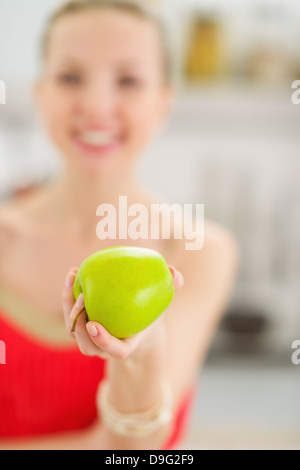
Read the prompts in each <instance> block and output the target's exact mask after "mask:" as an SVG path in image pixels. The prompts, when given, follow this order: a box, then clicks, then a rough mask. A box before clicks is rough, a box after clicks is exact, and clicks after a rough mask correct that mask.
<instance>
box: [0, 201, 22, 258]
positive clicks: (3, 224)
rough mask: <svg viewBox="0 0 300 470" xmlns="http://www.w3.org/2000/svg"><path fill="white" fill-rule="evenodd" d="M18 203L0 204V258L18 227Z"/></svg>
mask: <svg viewBox="0 0 300 470" xmlns="http://www.w3.org/2000/svg"><path fill="white" fill-rule="evenodd" d="M18 214H19V210H18V203H17V202H16V201H15V200H11V201H7V202H4V203H2V204H0V257H1V259H2V256H3V254H4V253H6V252H7V250H8V248H9V246H10V245H11V243H12V242H13V240H14V238H15V236H16V234H17V227H18Z"/></svg>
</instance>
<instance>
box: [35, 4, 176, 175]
mask: <svg viewBox="0 0 300 470" xmlns="http://www.w3.org/2000/svg"><path fill="white" fill-rule="evenodd" d="M36 96H37V101H38V106H39V109H40V112H41V115H42V118H43V121H44V124H45V127H46V129H47V131H48V133H49V135H50V137H51V138H52V140H53V142H54V143H55V144H56V146H57V147H58V148H59V149H60V151H61V152H62V154H63V155H64V156H65V159H66V162H67V165H68V166H69V167H70V166H71V167H72V168H73V169H74V168H76V169H77V170H79V172H81V173H82V172H84V173H88V174H93V175H97V174H107V173H108V172H113V173H114V172H117V171H124V170H126V169H128V168H130V167H131V166H132V162H133V160H134V159H135V157H136V156H137V155H138V154H139V153H141V152H142V151H143V150H144V149H145V146H146V145H147V144H148V142H149V140H151V138H152V137H153V135H154V134H155V132H156V131H157V129H158V128H159V127H160V125H161V123H162V121H163V119H164V118H165V115H166V113H167V111H168V109H169V106H170V103H171V101H172V90H171V87H169V86H166V84H165V76H164V68H163V53H162V51H161V39H160V37H159V33H158V31H157V28H156V27H155V25H154V24H152V23H151V22H150V21H147V20H144V19H141V18H138V17H136V16H134V15H132V14H128V13H124V12H118V11H113V10H112V9H101V10H100V9H92V10H89V11H85V12H79V13H76V14H72V15H68V16H65V17H63V18H61V19H59V20H58V21H57V22H56V23H55V25H54V27H53V29H52V31H51V37H50V43H49V47H48V53H47V57H46V60H45V66H44V73H43V76H42V78H41V79H40V80H39V82H38V84H37V86H36Z"/></svg>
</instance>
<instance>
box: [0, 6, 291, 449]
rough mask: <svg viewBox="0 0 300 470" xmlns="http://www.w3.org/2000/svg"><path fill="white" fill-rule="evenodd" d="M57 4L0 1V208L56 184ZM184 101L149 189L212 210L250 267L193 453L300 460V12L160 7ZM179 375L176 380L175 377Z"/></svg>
mask: <svg viewBox="0 0 300 470" xmlns="http://www.w3.org/2000/svg"><path fill="white" fill-rule="evenodd" d="M60 3H61V2H60V1H54V0H43V2H39V1H38V0H26V1H25V2H20V1H19V0H9V1H8V0H0V80H4V81H5V83H6V86H7V96H6V100H7V104H6V105H5V106H3V105H1V106H0V200H5V199H6V198H9V197H11V196H12V195H13V194H15V193H20V192H22V191H26V190H27V188H28V187H30V186H31V185H35V184H39V183H40V182H42V181H44V180H45V179H48V178H50V177H51V176H52V175H53V174H55V172H56V171H57V169H58V168H59V158H58V157H57V154H56V151H55V149H54V148H52V146H51V144H50V143H49V141H48V140H47V137H46V136H45V135H44V134H43V132H42V130H41V126H40V124H39V122H38V120H37V117H36V113H35V109H34V105H33V100H32V95H31V88H30V87H31V83H32V81H33V79H34V77H35V75H36V74H37V72H38V65H39V56H38V41H39V38H40V34H41V30H42V27H43V24H44V22H45V19H46V17H47V15H48V13H49V12H50V11H51V10H52V9H53V8H54V7H55V5H58V4H60ZM160 3H161V4H162V7H163V8H165V10H166V14H167V17H168V20H169V28H170V33H171V37H172V44H173V47H174V54H175V55H176V57H177V64H178V65H177V70H176V76H177V82H178V99H177V103H176V105H175V106H174V109H173V112H172V115H171V117H170V119H169V120H168V122H167V124H166V126H165V127H164V129H163V130H162V132H161V133H160V135H159V136H158V138H157V140H156V141H155V142H154V143H153V145H152V146H151V148H149V150H148V151H147V152H146V154H145V156H144V158H143V159H142V161H141V166H140V172H141V176H142V178H143V179H144V181H145V183H147V185H148V186H149V187H151V188H152V189H153V190H155V191H156V192H157V193H160V194H161V195H163V196H164V197H166V198H168V199H169V200H170V202H179V203H182V204H184V203H194V204H196V203H201V204H205V212H206V217H208V218H211V219H213V220H215V221H218V222H220V223H222V224H224V225H225V226H227V227H228V228H230V229H231V230H232V231H233V232H234V233H235V234H236V237H237V238H238V240H239V243H240V247H241V253H242V261H241V266H240V270H239V274H238V280H237V284H236V286H235V290H234V292H233V296H232V299H231V302H230V305H229V307H228V311H227V312H226V315H225V317H224V320H223V322H222V324H221V325H220V328H219V330H218V332H217V334H216V337H215V340H214V342H213V345H212V348H211V350H210V352H209V355H208V357H207V361H206V363H205V366H204V368H203V370H202V371H201V373H200V374H199V394H198V397H197V402H196V404H195V410H194V416H193V421H192V426H191V431H190V435H189V439H188V442H187V448H199V449H222V448H224V449H254V448H255V449H299V450H300V401H299V393H300V366H298V367H297V366H295V365H293V364H292V361H291V355H292V352H293V350H292V349H291V345H292V342H293V341H294V340H296V339H300V106H296V105H293V104H292V101H291V95H292V88H291V85H292V82H293V81H294V80H297V79H299V80H300V47H299V44H300V3H299V1H298V0H231V1H230V2H228V1H225V0H165V1H162V2H160ZM178 373H180V371H178Z"/></svg>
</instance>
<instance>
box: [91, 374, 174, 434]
mask: <svg viewBox="0 0 300 470" xmlns="http://www.w3.org/2000/svg"><path fill="white" fill-rule="evenodd" d="M107 395H108V382H107V381H105V382H104V383H103V384H101V386H100V389H99V396H98V405H99V410H100V413H101V418H102V421H103V423H104V424H105V426H106V427H107V428H108V429H110V430H111V431H112V432H114V433H115V434H118V435H122V436H128V437H145V436H149V435H150V434H152V433H153V432H155V431H156V430H157V429H159V428H161V427H162V426H164V425H165V424H168V423H170V422H171V420H172V418H173V394H172V389H171V385H170V383H169V382H168V381H164V382H163V383H162V393H161V396H160V398H159V400H158V401H157V403H155V404H154V405H153V406H151V407H150V408H149V409H148V410H146V411H143V412H140V413H120V412H119V411H117V410H116V409H115V408H114V407H113V406H112V405H110V404H109V403H108V400H107Z"/></svg>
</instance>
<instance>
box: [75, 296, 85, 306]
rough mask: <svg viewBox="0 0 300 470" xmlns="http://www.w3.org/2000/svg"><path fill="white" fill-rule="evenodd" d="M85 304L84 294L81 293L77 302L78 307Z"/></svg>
mask: <svg viewBox="0 0 300 470" xmlns="http://www.w3.org/2000/svg"><path fill="white" fill-rule="evenodd" d="M83 304H84V298H83V294H80V295H79V297H78V299H77V302H76V307H78V308H80V307H83Z"/></svg>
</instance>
